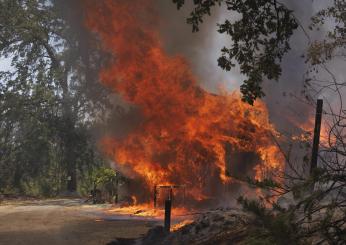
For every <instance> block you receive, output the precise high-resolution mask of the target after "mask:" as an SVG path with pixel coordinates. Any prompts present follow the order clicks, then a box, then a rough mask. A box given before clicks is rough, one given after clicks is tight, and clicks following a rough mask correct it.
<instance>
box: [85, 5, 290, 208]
mask: <svg viewBox="0 0 346 245" xmlns="http://www.w3.org/2000/svg"><path fill="white" fill-rule="evenodd" d="M86 5H87V8H88V18H87V25H88V27H89V28H90V29H91V30H92V31H94V32H96V33H97V34H98V35H99V37H100V41H101V42H102V45H103V48H104V49H105V50H106V51H108V52H109V53H111V54H112V56H113V57H114V59H113V61H112V62H110V63H109V64H108V65H107V66H106V67H105V68H104V69H103V70H102V71H101V73H100V78H101V80H102V82H103V83H104V85H106V86H107V87H109V88H110V89H112V90H113V91H114V92H115V93H118V94H120V95H121V96H122V98H123V99H124V100H125V101H126V102H128V103H129V104H131V105H134V106H137V107H138V108H139V109H140V110H141V113H142V117H143V120H142V122H141V124H140V125H139V126H138V127H137V128H136V129H135V130H133V131H132V132H130V133H129V134H127V135H126V136H125V137H121V138H116V137H113V136H111V135H109V136H106V137H104V138H103V140H102V143H101V146H102V149H103V150H104V151H105V152H106V153H107V155H108V156H109V157H111V158H112V160H113V161H114V162H115V163H116V164H117V165H118V166H120V167H122V168H126V169H128V170H130V172H131V173H132V176H130V177H133V178H135V179H137V180H139V181H140V183H141V185H140V186H141V188H137V191H135V192H134V193H133V195H134V197H135V200H136V202H137V201H138V203H145V202H148V201H149V200H150V198H151V197H152V190H153V188H154V187H155V186H157V185H184V186H186V199H187V203H189V204H191V205H195V204H196V203H200V202H202V201H207V200H211V199H213V200H217V199H218V197H220V196H221V195H222V194H223V192H224V188H223V186H224V185H225V184H226V183H229V182H232V176H234V175H236V173H233V172H229V173H228V175H227V174H226V162H227V161H229V162H230V164H232V157H229V156H230V155H231V156H232V154H230V153H242V152H243V153H244V152H248V153H251V154H254V155H256V156H257V157H254V158H252V159H255V162H254V164H253V165H252V166H250V168H231V169H233V170H232V171H237V169H238V171H247V173H248V174H249V175H252V176H253V177H255V178H256V179H262V178H263V177H265V175H266V174H268V173H271V172H273V171H274V172H275V171H278V170H283V167H284V166H283V161H282V160H281V159H280V153H279V150H278V148H277V147H276V146H275V144H274V142H273V141H272V136H273V135H275V133H276V132H275V129H274V128H273V126H272V125H271V124H270V122H269V120H268V112H267V109H266V106H265V104H264V103H263V102H260V101H258V102H256V103H255V105H254V106H250V105H248V104H246V103H243V102H242V100H241V98H240V95H239V94H238V93H237V92H227V91H224V90H222V91H220V93H219V94H218V95H215V94H211V93H209V92H207V91H205V90H204V89H203V88H201V87H200V86H199V85H198V81H197V77H196V76H195V75H194V74H193V73H192V71H191V69H190V67H189V64H188V62H187V60H186V59H185V58H184V57H182V56H180V55H175V56H172V55H168V54H167V53H166V52H165V50H164V49H163V45H162V42H161V39H160V35H159V32H158V24H159V19H158V15H157V13H156V9H155V7H154V2H153V1H152V0H134V1H128V0H119V1H111V0H106V1H87V3H86ZM114 127H116V125H114ZM238 156H239V155H238ZM238 158H239V157H238ZM245 160H246V159H243V160H242V159H240V160H238V161H240V163H239V164H240V165H241V164H242V165H247V164H248V163H247V162H246V161H245ZM242 161H243V162H242Z"/></svg>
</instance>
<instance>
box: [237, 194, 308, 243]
mask: <svg viewBox="0 0 346 245" xmlns="http://www.w3.org/2000/svg"><path fill="white" fill-rule="evenodd" d="M238 203H239V204H241V205H242V207H243V209H244V210H245V211H247V212H250V213H253V214H254V215H255V222H254V224H251V227H250V228H249V229H250V231H249V235H248V237H247V238H246V239H245V241H244V242H243V244H247V245H255V244H256V245H257V244H268V245H270V244H273V245H288V244H297V245H298V244H305V241H304V240H303V239H300V236H301V232H302V230H299V226H297V225H296V223H295V219H294V215H293V213H291V212H275V211H273V210H271V209H268V208H266V207H265V205H264V204H263V203H262V202H260V201H257V200H248V199H246V198H243V197H239V198H238Z"/></svg>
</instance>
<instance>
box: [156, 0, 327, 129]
mask: <svg viewBox="0 0 346 245" xmlns="http://www.w3.org/2000/svg"><path fill="white" fill-rule="evenodd" d="M285 2H286V3H285V4H286V5H287V6H288V7H289V8H290V9H293V10H294V14H295V16H296V17H297V18H298V19H299V21H300V22H301V24H302V26H303V27H304V28H305V29H306V30H308V26H309V24H310V18H311V16H313V14H314V13H316V12H317V11H318V10H319V9H320V8H321V7H325V6H327V5H328V2H329V3H330V2H331V1H329V0H318V1H312V0H294V1H292V0H286V1H285ZM158 8H159V10H160V13H161V17H162V21H161V23H160V29H161V33H162V36H163V38H164V42H163V43H164V45H165V48H166V49H167V50H168V51H169V52H170V53H172V54H176V53H181V54H183V55H184V56H185V57H186V58H187V59H188V60H189V61H190V63H191V66H192V68H193V70H194V72H195V73H196V74H197V76H198V78H199V82H200V84H201V86H203V87H204V88H206V89H207V90H209V91H212V92H217V90H218V88H219V86H220V85H222V86H223V87H225V88H228V89H232V90H234V89H235V90H238V89H239V86H240V85H241V83H242V80H243V79H244V77H243V76H242V75H241V74H240V73H239V69H234V70H232V71H230V72H225V71H223V70H222V69H221V68H220V67H218V66H217V58H218V57H219V55H220V49H221V48H222V47H223V46H229V44H230V43H231V40H230V39H229V37H228V36H226V35H222V34H219V33H218V32H217V25H216V24H217V23H220V22H222V21H224V20H225V19H226V18H228V19H230V18H234V14H233V13H230V12H228V11H227V10H225V9H218V8H215V9H214V10H215V11H214V12H213V14H212V16H210V17H207V18H205V21H204V24H203V25H202V26H201V30H200V31H199V32H198V33H192V32H191V26H189V25H188V24H186V17H188V15H189V12H190V11H191V10H192V8H191V5H189V4H187V6H185V7H184V8H183V9H182V10H180V11H177V10H176V7H175V5H174V4H172V2H171V1H158ZM308 34H309V35H311V37H314V35H315V34H314V33H308ZM307 45H308V38H307V37H306V35H305V33H304V32H303V31H302V30H301V29H299V30H297V31H296V32H295V34H294V36H293V37H292V40H291V48H292V50H291V51H290V53H289V54H287V55H286V57H285V59H284V60H283V63H282V68H283V74H282V76H281V78H280V80H279V81H278V82H276V81H264V83H263V86H264V88H265V93H266V97H265V101H266V102H267V105H268V108H269V110H270V115H271V119H272V120H273V121H274V123H275V124H277V125H280V126H281V127H282V126H283V127H282V129H283V130H286V129H287V128H291V126H292V125H291V122H290V121H291V119H294V121H296V122H298V123H300V122H304V121H305V120H306V117H307V113H308V112H310V111H311V108H310V107H307V106H306V105H304V103H302V102H300V101H299V100H297V99H295V98H292V97H291V96H289V95H290V94H293V95H294V96H300V92H301V90H302V89H303V81H304V78H303V75H304V73H305V72H306V64H305V62H304V61H305V60H304V58H302V57H301V56H302V55H303V54H304V53H305V51H306V48H307ZM283 94H285V95H286V96H283ZM282 111H285V113H284V114H283V113H282Z"/></svg>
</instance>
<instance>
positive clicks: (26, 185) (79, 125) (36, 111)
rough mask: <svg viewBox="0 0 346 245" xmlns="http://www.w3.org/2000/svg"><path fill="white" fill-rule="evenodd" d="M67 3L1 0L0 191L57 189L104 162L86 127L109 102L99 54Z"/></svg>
mask: <svg viewBox="0 0 346 245" xmlns="http://www.w3.org/2000/svg"><path fill="white" fill-rule="evenodd" d="M73 2H75V1H73V0H71V1H69V2H67V1H66V4H65V5H64V6H61V1H58V0H57V1H47V0H0V58H1V59H6V60H8V61H10V62H11V67H10V69H9V70H8V71H0V191H13V192H19V193H24V194H25V193H26V194H42V195H56V194H58V193H59V192H61V191H63V190H65V189H66V187H65V186H66V185H67V184H68V183H67V182H68V181H67V176H72V177H73V180H74V183H76V181H77V178H80V179H79V180H81V179H83V178H85V177H86V175H88V174H89V172H90V171H91V170H92V169H93V168H94V166H100V165H102V164H103V160H102V159H101V157H100V156H99V154H98V153H97V149H96V145H95V139H93V137H92V134H91V133H90V132H91V131H92V129H93V125H94V123H95V122H96V120H97V119H101V118H100V113H101V112H102V111H103V110H105V108H106V106H107V105H108V101H107V93H106V90H105V89H104V88H103V87H102V85H101V84H99V83H98V80H97V74H98V72H97V71H98V68H99V66H101V65H102V64H103V54H102V53H101V52H100V50H99V47H98V44H97V41H96V39H94V38H93V36H91V34H90V33H89V32H88V31H87V30H86V29H83V22H82V16H83V15H82V14H80V15H77V16H78V17H79V16H80V17H79V18H80V19H78V18H77V17H74V20H73V21H71V20H70V19H68V18H69V17H68V16H69V11H70V8H69V4H73ZM66 5H67V6H66ZM78 25H79V26H78ZM77 30H78V31H77ZM78 176H79V177H78ZM70 187H71V188H72V190H73V189H74V188H75V186H74V184H73V183H72V184H71V183H70Z"/></svg>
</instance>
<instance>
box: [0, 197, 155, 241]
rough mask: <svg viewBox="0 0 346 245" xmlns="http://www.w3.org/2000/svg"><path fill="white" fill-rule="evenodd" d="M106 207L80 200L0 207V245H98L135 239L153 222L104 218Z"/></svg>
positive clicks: (35, 202)
mask: <svg viewBox="0 0 346 245" xmlns="http://www.w3.org/2000/svg"><path fill="white" fill-rule="evenodd" d="M109 208H110V206H109V205H84V204H83V201H82V200H80V199H55V200H44V201H43V200H41V201H25V202H18V201H17V202H9V203H2V204H0V245H21V244H23V245H24V244H25V245H27V244H30V245H43V244H45V245H46V244H48V245H60V244H63V245H75V244H82V245H99V244H106V243H107V242H109V241H111V240H113V239H114V238H116V237H122V238H136V237H139V236H141V234H144V233H146V232H147V230H148V229H150V227H152V226H153V225H154V224H155V221H152V220H138V219H136V220H135V219H126V218H124V217H122V218H121V217H117V216H110V215H109V214H108V215H106V214H105V212H104V211H106V210H107V209H109Z"/></svg>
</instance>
